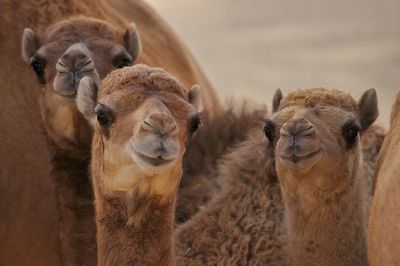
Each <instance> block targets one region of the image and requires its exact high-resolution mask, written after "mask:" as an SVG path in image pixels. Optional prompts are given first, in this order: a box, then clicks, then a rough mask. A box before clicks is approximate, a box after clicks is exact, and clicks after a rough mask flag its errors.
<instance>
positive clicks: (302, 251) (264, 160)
mask: <svg viewBox="0 0 400 266" xmlns="http://www.w3.org/2000/svg"><path fill="white" fill-rule="evenodd" d="M280 100H281V97H279V94H278V96H277V97H276V98H275V101H274V109H276V110H277V112H276V113H275V114H274V115H273V116H272V117H271V119H269V120H268V122H267V123H266V135H267V136H268V138H269V141H266V140H265V137H264V136H262V134H260V133H257V132H256V133H254V135H253V136H250V137H249V139H248V140H247V141H245V142H243V143H242V144H240V145H239V146H238V147H237V149H236V150H234V151H233V152H232V153H231V154H229V155H227V156H226V157H225V159H224V160H223V161H222V163H221V164H220V165H219V179H220V180H221V184H222V191H221V192H220V194H219V195H218V196H216V197H215V198H214V199H213V200H212V201H211V202H210V203H209V204H208V205H207V206H205V207H204V208H203V209H202V210H201V211H200V212H199V213H197V214H196V215H195V216H194V217H193V218H192V219H191V220H190V221H188V222H187V223H185V224H184V225H182V226H180V227H178V229H177V234H176V238H177V261H178V264H179V263H180V264H182V265H190V264H195V265H197V264H218V263H221V264H250V265H287V264H289V265H292V264H294V265H366V263H367V256H366V207H367V206H366V201H365V198H364V197H365V196H366V195H365V194H366V193H365V190H366V189H367V187H368V186H367V184H366V181H367V180H365V178H367V177H368V175H369V177H370V176H371V172H366V173H365V174H367V176H363V174H364V173H363V172H364V169H363V165H362V163H363V160H362V155H361V148H362V145H361V141H360V137H359V135H360V134H362V133H364V132H365V131H366V130H367V129H368V127H369V126H370V124H371V123H372V122H373V121H374V120H375V118H376V116H377V109H376V108H377V106H376V94H375V93H374V91H368V92H367V93H366V94H364V96H363V97H362V98H361V100H360V102H359V103H358V104H357V103H356V102H355V101H354V100H353V99H352V97H351V96H349V95H347V94H345V93H342V92H340V91H337V90H323V89H315V90H304V91H297V92H294V93H291V94H289V95H288V96H287V97H286V98H284V99H283V100H282V102H281V101H280ZM296 114H297V115H296ZM338 116H340V117H341V119H338ZM303 119H304V120H303ZM311 121H312V122H311ZM305 124H307V127H305V126H304V125H305ZM311 125H312V126H311ZM282 128H284V129H282ZM302 129H305V131H304V130H302ZM307 130H308V131H307ZM288 131H289V133H288ZM290 132H292V133H290ZM359 132H360V134H359ZM288 134H300V135H299V136H298V137H296V138H297V139H296V141H298V142H296V143H297V145H298V146H296V148H295V149H293V148H292V147H293V146H291V145H290V143H288V142H287V141H288V138H287V136H288ZM321 136H324V137H323V139H321ZM289 141H290V138H289ZM313 149H314V150H313ZM315 150H316V151H317V152H315ZM289 153H290V154H291V155H290V156H289V155H288V154H289ZM310 154H311V156H310ZM293 156H294V157H293ZM302 157H305V159H302ZM286 158H289V159H286ZM293 158H294V159H293ZM292 159H293V160H292ZM328 162H329V164H330V165H331V166H333V165H335V166H334V167H328V168H327V167H326V163H328ZM345 162H346V163H345ZM320 167H323V168H325V169H335V170H337V171H329V170H328V171H326V170H325V172H324V171H320ZM314 169H316V170H314ZM367 169H368V168H367ZM321 175H323V176H321ZM305 217H309V219H305ZM313 228H314V229H315V230H314V229H313ZM326 239H329V240H330V241H326Z"/></svg>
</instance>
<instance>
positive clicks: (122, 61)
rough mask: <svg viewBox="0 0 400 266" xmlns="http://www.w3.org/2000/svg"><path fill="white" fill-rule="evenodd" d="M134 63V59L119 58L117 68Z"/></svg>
mask: <svg viewBox="0 0 400 266" xmlns="http://www.w3.org/2000/svg"><path fill="white" fill-rule="evenodd" d="M131 65H132V60H131V59H129V58H123V59H121V60H119V61H118V62H117V63H116V64H115V67H116V68H123V67H126V66H131Z"/></svg>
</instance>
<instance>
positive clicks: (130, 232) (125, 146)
mask: <svg viewBox="0 0 400 266" xmlns="http://www.w3.org/2000/svg"><path fill="white" fill-rule="evenodd" d="M199 93H200V91H199V87H198V86H193V87H192V89H191V90H190V91H189V92H186V90H185V89H184V88H183V86H182V85H181V84H180V83H179V82H178V81H177V80H176V79H175V78H173V77H172V76H170V75H169V74H167V73H166V72H164V71H163V70H161V69H158V68H149V67H147V66H144V65H136V66H133V67H129V68H124V69H121V70H116V71H114V72H112V73H111V74H110V75H108V76H107V78H106V79H105V80H104V81H103V83H102V85H101V90H99V92H98V93H97V91H96V86H95V84H94V83H93V82H92V81H91V80H90V78H83V79H82V81H81V82H80V85H79V90H78V97H77V104H78V108H79V110H80V111H81V112H82V114H84V115H85V117H86V119H88V121H89V122H90V123H91V124H92V125H93V128H94V137H93V143H92V167H91V169H92V170H91V173H92V179H93V186H94V190H95V198H96V200H95V204H96V222H97V229H98V260H99V265H174V264H175V254H174V253H175V251H174V243H173V235H172V232H173V230H174V211H175V201H176V194H177V189H178V184H179V181H180V178H181V175H182V158H183V154H184V152H185V149H186V145H187V143H188V141H189V138H190V136H191V135H192V134H193V133H194V131H195V130H196V129H197V128H198V126H199V123H200V116H199V104H200V95H199ZM97 94H98V96H97V97H96V95H97Z"/></svg>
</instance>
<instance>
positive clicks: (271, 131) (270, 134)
mask: <svg viewBox="0 0 400 266" xmlns="http://www.w3.org/2000/svg"><path fill="white" fill-rule="evenodd" d="M264 134H265V136H266V137H267V139H268V140H269V142H270V143H273V142H274V137H275V125H274V123H272V121H271V120H267V121H266V122H265V125H264Z"/></svg>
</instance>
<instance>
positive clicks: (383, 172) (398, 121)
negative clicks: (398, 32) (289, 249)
mask: <svg viewBox="0 0 400 266" xmlns="http://www.w3.org/2000/svg"><path fill="white" fill-rule="evenodd" d="M399 131H400V92H398V93H397V97H396V100H395V103H394V104H393V107H392V113H391V117H390V130H389V132H388V133H387V136H386V138H385V141H384V143H383V146H382V150H381V152H380V154H379V159H378V165H377V169H376V174H375V180H374V195H373V199H372V206H371V213H370V217H369V228H368V257H369V262H370V265H373V266H378V265H388V266H391V265H393V266H394V265H399V263H400V254H399V248H400V241H399V239H400V230H399V228H398V224H399V219H400V211H399V206H398V201H397V199H398V198H399V193H400V164H399V158H400V149H399V147H400V134H399Z"/></svg>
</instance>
